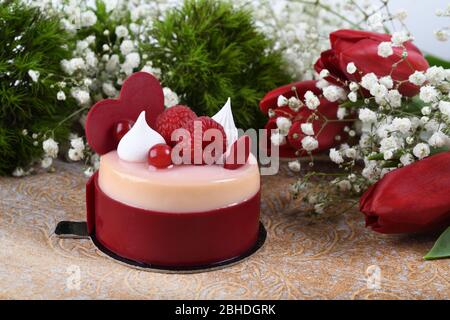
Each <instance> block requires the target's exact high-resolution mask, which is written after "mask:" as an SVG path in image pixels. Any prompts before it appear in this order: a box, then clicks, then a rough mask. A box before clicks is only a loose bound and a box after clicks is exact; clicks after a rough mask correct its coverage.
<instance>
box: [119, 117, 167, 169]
mask: <svg viewBox="0 0 450 320" xmlns="http://www.w3.org/2000/svg"><path fill="white" fill-rule="evenodd" d="M165 142H166V141H165V140H164V138H163V137H162V136H161V135H160V134H159V133H158V132H156V131H155V130H153V129H152V128H150V127H149V125H148V124H147V121H146V120H145V111H142V112H141V114H140V115H139V117H138V118H137V120H136V123H135V124H134V125H133V127H132V128H131V129H130V131H128V132H127V133H126V134H125V135H124V136H123V138H122V139H121V140H120V142H119V145H118V146H117V154H118V156H119V158H120V159H121V160H124V161H129V162H146V161H147V154H148V150H149V149H150V148H151V147H153V146H154V145H155V144H158V143H165Z"/></svg>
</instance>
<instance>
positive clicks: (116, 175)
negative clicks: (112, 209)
mask: <svg viewBox="0 0 450 320" xmlns="http://www.w3.org/2000/svg"><path fill="white" fill-rule="evenodd" d="M99 186H100V188H101V189H102V191H103V192H104V193H105V194H107V195H108V196H109V197H111V198H113V199H115V200H117V201H120V202H123V203H125V204H127V205H130V206H134V207H138V208H143V209H147V210H155V211H163V212H174V213H181V212H197V211H209V210H213V209H217V208H222V207H226V206H230V205H233V204H236V203H239V202H242V201H244V200H247V199H249V198H251V197H252V196H254V195H255V194H256V193H257V192H258V191H259V188H260V175H259V169H258V164H257V161H256V159H255V157H254V156H253V155H252V154H250V157H249V159H248V162H247V164H246V165H244V166H243V167H241V168H239V169H236V170H228V169H224V168H223V167H222V166H219V165H211V166H195V165H179V166H172V167H169V168H166V169H156V168H154V167H150V166H149V165H148V164H147V163H143V162H140V163H133V162H127V161H123V160H121V159H120V158H119V157H118V155H117V152H116V151H111V152H109V153H107V154H105V155H103V156H101V159H100V169H99Z"/></svg>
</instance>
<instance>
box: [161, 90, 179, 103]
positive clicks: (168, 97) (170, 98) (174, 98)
mask: <svg viewBox="0 0 450 320" xmlns="http://www.w3.org/2000/svg"><path fill="white" fill-rule="evenodd" d="M163 93H164V106H165V107H166V108H169V107H172V106H174V105H177V104H178V103H179V102H180V99H179V98H178V95H177V94H176V93H175V92H173V91H172V90H171V89H170V88H168V87H164V88H163Z"/></svg>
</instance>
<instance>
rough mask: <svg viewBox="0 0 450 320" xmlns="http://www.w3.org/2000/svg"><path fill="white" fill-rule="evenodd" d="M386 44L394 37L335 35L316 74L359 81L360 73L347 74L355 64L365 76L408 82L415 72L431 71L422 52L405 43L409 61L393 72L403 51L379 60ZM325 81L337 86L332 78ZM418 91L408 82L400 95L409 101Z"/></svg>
mask: <svg viewBox="0 0 450 320" xmlns="http://www.w3.org/2000/svg"><path fill="white" fill-rule="evenodd" d="M387 41H391V35H388V34H382V33H375V32H367V31H358V30H338V31H335V32H332V33H331V34H330V42H331V49H330V50H327V51H324V52H322V54H321V55H320V58H319V59H318V60H317V62H316V64H315V66H314V68H315V70H316V71H317V72H320V71H321V70H323V69H327V70H328V71H329V72H330V75H332V76H333V77H335V78H338V79H340V80H342V81H346V80H350V81H359V80H360V78H361V75H360V74H359V73H358V72H355V73H354V74H350V73H348V72H347V64H348V63H350V62H353V63H354V64H355V65H356V67H357V69H358V71H359V72H361V74H362V75H365V74H367V73H371V72H373V73H375V74H376V75H377V76H378V77H382V76H387V75H391V77H392V79H393V80H396V81H403V80H408V77H409V76H410V75H411V74H413V73H414V72H415V71H416V70H417V71H424V70H426V69H427V68H428V67H429V65H428V62H427V60H425V58H424V56H423V55H422V52H420V50H419V49H418V48H417V47H416V46H415V45H413V44H412V43H411V42H410V41H407V42H405V43H404V46H405V48H406V51H407V54H408V56H407V58H406V60H404V61H402V62H401V63H399V64H398V65H397V67H396V68H394V69H393V70H392V65H393V64H395V63H397V62H399V61H400V60H401V57H402V53H403V48H401V47H393V51H394V54H392V55H391V56H389V57H387V58H383V57H380V56H379V55H378V45H379V44H380V43H381V42H387ZM391 71H392V73H391ZM326 80H328V81H330V82H333V83H337V82H336V81H335V80H334V79H333V78H332V77H331V76H330V77H327V78H326ZM337 84H338V83H337ZM418 90H419V88H418V87H417V86H415V85H413V84H412V83H410V82H405V83H403V84H402V85H401V86H400V87H399V91H400V92H401V93H402V94H403V95H405V96H409V97H411V96H414V95H416V94H417V93H418Z"/></svg>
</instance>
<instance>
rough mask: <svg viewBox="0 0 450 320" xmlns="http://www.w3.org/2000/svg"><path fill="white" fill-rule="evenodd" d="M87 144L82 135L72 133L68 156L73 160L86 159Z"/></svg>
mask: <svg viewBox="0 0 450 320" xmlns="http://www.w3.org/2000/svg"><path fill="white" fill-rule="evenodd" d="M84 150H85V145H84V141H83V138H82V137H78V136H77V135H72V136H71V137H70V149H69V151H68V154H67V155H68V157H69V159H70V160H72V161H80V160H82V159H84Z"/></svg>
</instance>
